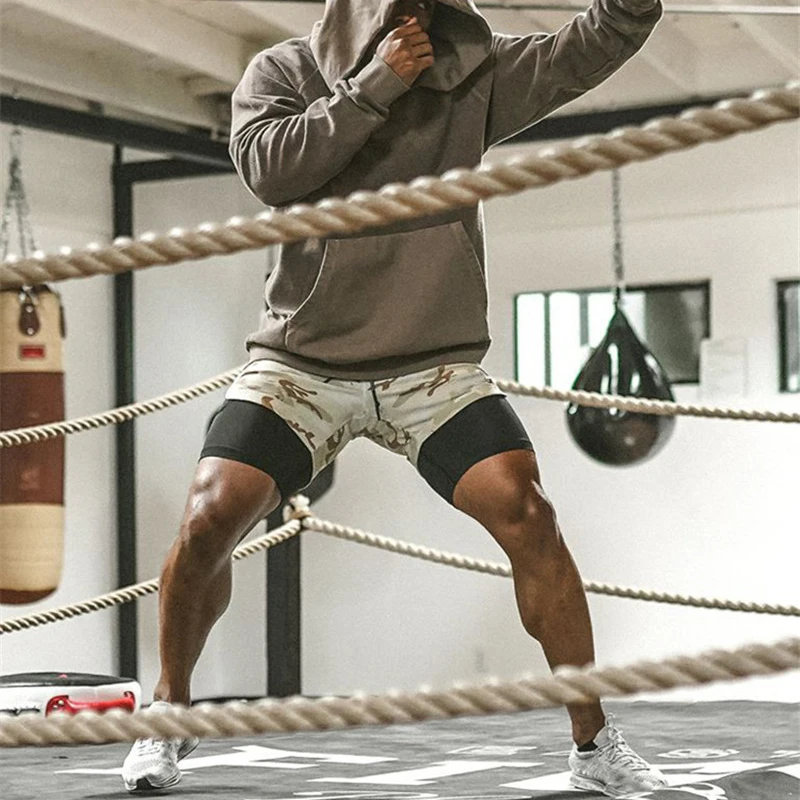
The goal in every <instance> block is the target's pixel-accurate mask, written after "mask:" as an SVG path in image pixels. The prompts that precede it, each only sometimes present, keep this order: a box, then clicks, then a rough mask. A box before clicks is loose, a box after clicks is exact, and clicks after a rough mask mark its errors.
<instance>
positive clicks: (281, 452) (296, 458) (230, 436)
mask: <svg viewBox="0 0 800 800" xmlns="http://www.w3.org/2000/svg"><path fill="white" fill-rule="evenodd" d="M200 458H201V463H200V465H199V467H198V473H197V478H196V481H197V482H200V483H205V481H204V480H203V477H204V475H205V474H206V472H209V475H210V476H213V478H214V483H215V484H216V485H219V486H220V490H221V491H223V492H224V493H225V494H226V495H227V494H228V493H229V492H235V487H236V482H237V478H238V477H241V474H242V473H244V475H249V474H250V473H249V472H248V471H247V470H241V469H237V468H236V467H230V468H226V467H225V465H224V464H220V463H218V462H219V461H221V460H225V461H229V462H234V463H235V464H237V465H244V466H247V467H250V468H251V469H254V470H257V471H258V472H259V473H261V474H263V475H264V476H267V477H269V478H270V479H271V480H272V481H274V483H275V485H276V486H277V489H278V491H279V493H280V496H281V498H284V499H286V498H288V497H291V496H292V495H293V494H295V493H296V492H298V491H299V490H300V489H302V488H303V487H304V486H306V485H307V484H308V483H310V481H311V478H312V458H311V454H310V453H309V451H308V448H306V447H305V446H304V445H303V443H302V441H301V440H300V438H299V436H298V435H297V434H296V433H295V432H294V431H293V430H292V428H291V427H290V425H289V424H288V422H287V421H286V420H284V419H282V418H281V417H280V416H278V414H276V413H275V412H274V411H271V410H270V409H267V408H264V407H263V406H259V405H256V404H255V403H251V402H249V401H247V400H226V401H225V402H224V403H223V405H222V407H221V408H220V409H219V410H218V411H217V412H216V414H215V415H214V417H213V418H212V420H211V424H210V425H209V427H208V433H207V434H206V440H205V443H204V445H203V449H202V452H201V454H200ZM206 461H208V463H207V464H205V463H204V462H206ZM212 466H213V469H211V470H210V471H209V470H206V469H204V467H212ZM256 482H257V479H256V478H254V479H253V481H247V483H248V485H249V484H250V483H256ZM208 490H209V491H216V490H215V489H214V490H212V487H211V486H210V485H209V486H208Z"/></svg>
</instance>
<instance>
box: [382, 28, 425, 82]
mask: <svg viewBox="0 0 800 800" xmlns="http://www.w3.org/2000/svg"><path fill="white" fill-rule="evenodd" d="M376 53H377V54H378V55H379V56H380V57H381V58H382V59H383V60H384V61H385V62H386V63H387V64H388V65H389V67H391V69H392V70H393V71H394V73H395V74H396V75H397V76H398V77H399V78H400V79H401V80H402V81H403V83H405V84H406V86H411V85H412V84H413V83H414V81H415V80H416V79H417V78H418V77H419V76H420V75H421V74H422V72H423V71H424V70H426V69H428V67H431V66H433V45H432V44H431V40H430V37H429V36H428V34H427V33H425V31H424V30H422V27H421V26H420V24H419V22H417V18H416V17H411V18H410V19H408V20H406V22H405V23H404V24H403V25H401V26H400V27H399V28H395V29H394V30H393V31H390V32H389V34H388V35H387V36H386V38H385V39H383V41H382V42H381V43H380V44H379V45H378V49H377V50H376Z"/></svg>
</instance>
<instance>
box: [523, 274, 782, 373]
mask: <svg viewBox="0 0 800 800" xmlns="http://www.w3.org/2000/svg"><path fill="white" fill-rule="evenodd" d="M784 283H786V282H785V281H784ZM789 283H791V281H789ZM687 289H699V290H700V291H702V292H703V294H704V295H705V315H704V317H705V318H704V319H703V328H704V335H703V337H702V338H703V339H710V338H711V281H710V280H709V279H705V280H696V281H676V282H675V283H636V284H629V285H626V287H625V292H626V293H627V292H663V291H673V292H674V291H686V290H687ZM613 291H614V287H613V286H598V287H595V288H580V289H572V288H562V289H547V290H541V289H538V290H528V291H525V292H515V293H514V322H513V324H514V380H515V381H519V336H518V329H519V319H518V316H519V298H520V297H522V296H523V295H530V294H540V295H543V296H544V329H545V330H544V341H543V346H544V374H545V386H550V385H551V380H552V354H551V352H550V297H551V295H553V294H556V293H558V292H574V293H575V294H578V295H579V297H580V298H581V300H583V298H584V297H588V295H590V294H594V293H600V292H608V293H609V294H610V293H612V292H613ZM778 298H779V299H778V303H779V304H780V295H779V296H778ZM782 330H783V329H781V331H782ZM701 341H702V340H701ZM670 383H671V384H672V385H673V386H698V385H699V384H700V371H699V369H698V374H697V380H693V381H692V380H672V379H670Z"/></svg>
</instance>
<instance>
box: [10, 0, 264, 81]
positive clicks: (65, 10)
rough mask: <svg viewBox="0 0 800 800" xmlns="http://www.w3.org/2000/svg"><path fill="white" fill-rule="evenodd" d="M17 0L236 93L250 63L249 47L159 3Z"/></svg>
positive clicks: (111, 0) (68, 23) (116, 0)
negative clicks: (235, 88)
mask: <svg viewBox="0 0 800 800" xmlns="http://www.w3.org/2000/svg"><path fill="white" fill-rule="evenodd" d="M14 2H15V5H19V6H24V7H26V8H30V9H33V10H35V11H38V12H40V13H42V14H46V15H47V16H49V17H52V18H54V19H58V20H60V21H61V22H64V23H65V24H66V25H71V26H74V27H77V28H81V29H83V30H85V31H89V32H91V33H94V34H96V35H98V36H102V37H103V38H105V39H108V40H110V41H113V42H116V43H118V44H121V45H125V46H127V47H130V48H133V49H134V50H138V51H140V52H142V53H144V54H146V55H149V56H151V57H155V58H158V59H163V60H164V61H165V62H168V63H172V64H176V65H178V66H180V67H182V68H183V69H185V70H186V71H187V72H189V73H191V74H192V75H202V76H205V77H209V78H214V79H215V80H218V81H221V82H222V83H224V84H225V85H227V86H228V87H229V88H231V89H232V88H233V87H234V86H236V84H237V83H238V81H239V79H240V78H241V75H242V72H243V71H244V68H245V66H246V65H247V56H248V54H249V51H250V47H251V46H250V45H249V43H247V42H245V41H243V40H242V39H239V38H238V37H236V36H233V35H232V34H229V33H226V32H224V31H220V30H216V29H215V28H213V27H211V26H210V25H206V24H204V23H202V22H200V21H198V20H196V19H192V18H190V17H187V16H186V15H185V14H181V13H179V12H177V11H173V10H171V9H169V8H167V7H166V6H163V5H161V3H158V2H154V0H102V1H101V2H98V0H66V1H65V0H14ZM65 38H67V36H66V34H65ZM144 65H145V64H143V66H144Z"/></svg>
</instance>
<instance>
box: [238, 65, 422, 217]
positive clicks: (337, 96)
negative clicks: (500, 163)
mask: <svg viewBox="0 0 800 800" xmlns="http://www.w3.org/2000/svg"><path fill="white" fill-rule="evenodd" d="M407 90H408V86H406V84H404V83H403V81H402V80H401V79H400V78H399V77H398V76H397V75H396V74H395V72H393V71H392V69H391V68H390V67H389V66H388V65H387V64H386V62H384V61H383V60H382V59H381V58H379V57H378V56H377V55H376V56H375V57H374V58H373V59H372V60H371V61H370V62H369V63H368V64H367V66H366V67H364V68H363V69H362V70H361V71H360V72H359V73H358V74H357V75H355V76H354V77H352V78H350V79H348V80H340V81H339V82H338V83H336V85H335V86H334V88H333V94H332V95H331V96H329V97H321V98H319V99H317V100H314V101H313V102H312V103H309V104H308V105H306V103H305V102H304V100H303V98H302V97H301V95H300V93H299V91H298V89H297V88H296V87H295V86H293V85H292V82H291V81H290V79H289V78H287V76H286V74H285V73H284V71H283V69H282V68H281V66H280V65H279V63H277V61H276V60H275V59H274V58H271V57H270V52H269V51H265V52H264V53H262V54H260V55H259V56H257V57H256V58H255V59H254V61H253V62H252V63H251V64H250V66H249V67H248V68H247V71H246V72H245V74H244V77H243V78H242V80H241V82H240V84H239V86H238V87H237V89H236V91H235V92H234V94H233V125H232V132H231V144H230V153H231V158H232V159H233V163H234V164H235V165H236V169H237V170H238V172H239V175H240V176H241V178H242V180H243V181H244V183H245V185H246V186H247V187H248V189H250V191H251V192H252V193H253V194H254V195H255V196H256V197H257V198H258V199H259V200H261V201H262V202H263V203H266V204H267V205H270V206H281V205H286V204H288V203H293V202H296V201H298V200H300V199H302V198H304V197H306V196H307V195H308V194H310V193H311V192H313V191H314V190H315V189H319V188H320V187H321V186H324V185H325V184H326V183H327V182H328V181H329V180H331V179H332V178H334V177H335V176H336V175H338V174H339V172H341V171H342V169H344V168H345V167H346V166H347V164H348V163H350V161H351V159H352V158H353V156H354V155H355V154H356V153H357V152H358V150H359V149H360V148H361V147H363V145H364V143H365V142H366V141H367V139H368V138H369V137H370V135H371V134H372V132H373V131H374V130H375V129H376V128H378V127H380V126H381V125H382V124H383V123H384V122H385V121H386V119H387V118H388V116H389V106H390V105H391V103H392V102H393V101H394V100H395V99H397V98H398V97H400V95H402V94H403V93H404V92H406V91H407Z"/></svg>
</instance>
